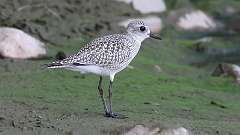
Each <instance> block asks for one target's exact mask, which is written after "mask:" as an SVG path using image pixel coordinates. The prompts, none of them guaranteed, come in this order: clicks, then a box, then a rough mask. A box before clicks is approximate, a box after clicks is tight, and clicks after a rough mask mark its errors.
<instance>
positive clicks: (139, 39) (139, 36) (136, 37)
mask: <svg viewBox="0 0 240 135" xmlns="http://www.w3.org/2000/svg"><path fill="white" fill-rule="evenodd" d="M128 34H130V35H131V36H132V37H133V39H134V40H136V41H137V42H138V43H140V44H141V43H142V42H143V41H144V40H145V39H146V38H147V37H145V36H141V35H137V34H133V33H130V32H129V33H128Z"/></svg>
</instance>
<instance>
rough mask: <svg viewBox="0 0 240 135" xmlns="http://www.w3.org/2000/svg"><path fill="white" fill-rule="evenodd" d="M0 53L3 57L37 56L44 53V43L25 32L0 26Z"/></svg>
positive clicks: (25, 57)
mask: <svg viewBox="0 0 240 135" xmlns="http://www.w3.org/2000/svg"><path fill="white" fill-rule="evenodd" d="M0 55H1V56H2V57H4V58H16V59H27V58H38V57H42V56H45V55H46V49H45V48H44V44H43V43H42V42H40V41H39V40H37V39H35V38H33V37H31V36H30V35H28V34H26V33H25V32H23V31H21V30H19V29H15V28H9V27H2V28H0Z"/></svg>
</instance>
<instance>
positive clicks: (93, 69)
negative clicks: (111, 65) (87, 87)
mask: <svg viewBox="0 0 240 135" xmlns="http://www.w3.org/2000/svg"><path fill="white" fill-rule="evenodd" d="M66 69H68V70H73V71H79V72H81V73H93V74H97V75H102V76H109V75H110V71H109V70H107V69H105V68H102V67H99V66H95V65H88V66H75V67H66Z"/></svg>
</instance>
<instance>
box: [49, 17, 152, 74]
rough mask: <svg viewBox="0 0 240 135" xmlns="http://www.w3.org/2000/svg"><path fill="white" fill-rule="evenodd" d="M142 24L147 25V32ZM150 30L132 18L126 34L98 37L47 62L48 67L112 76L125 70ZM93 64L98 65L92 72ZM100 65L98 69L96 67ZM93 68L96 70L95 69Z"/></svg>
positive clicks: (96, 66)
mask: <svg viewBox="0 0 240 135" xmlns="http://www.w3.org/2000/svg"><path fill="white" fill-rule="evenodd" d="M139 26H144V27H146V28H147V30H146V31H145V32H142V31H140V30H139ZM149 33H150V30H149V29H148V27H147V26H146V25H145V24H144V23H143V22H142V21H132V22H130V23H129V25H128V27H127V32H126V33H123V34H113V35H107V36H103V37H99V38H96V39H94V40H93V41H91V42H90V43H88V44H87V45H86V46H85V47H83V48H81V49H80V51H79V52H78V53H76V54H73V55H71V56H69V57H67V58H66V59H63V60H59V61H55V62H52V63H50V64H48V65H47V66H48V68H66V69H70V70H77V71H80V72H83V73H85V72H91V73H95V74H99V75H110V74H113V76H114V75H115V74H116V73H117V72H119V71H121V70H122V69H124V68H125V67H126V66H127V65H128V64H129V63H130V62H131V60H132V59H133V58H134V57H135V56H136V54H137V53H138V50H139V49H140V46H141V42H142V41H143V40H144V39H145V38H147V37H149V35H148V34H149ZM90 66H95V67H94V69H95V70H96V71H92V69H91V68H90ZM96 68H97V69H96ZM94 69H93V70H94Z"/></svg>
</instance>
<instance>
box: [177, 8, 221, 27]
mask: <svg viewBox="0 0 240 135" xmlns="http://www.w3.org/2000/svg"><path fill="white" fill-rule="evenodd" d="M176 24H177V27H179V28H180V29H183V30H200V31H202V30H203V31H204V30H214V29H216V27H217V25H216V23H215V22H214V20H213V19H212V18H211V17H210V16H208V15H207V14H206V13H204V12H203V11H201V10H195V11H192V12H190V13H187V14H185V15H183V16H181V17H180V18H179V19H178V21H177V23H176Z"/></svg>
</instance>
